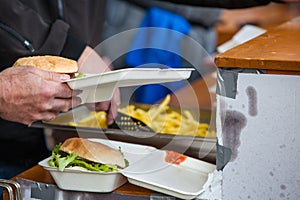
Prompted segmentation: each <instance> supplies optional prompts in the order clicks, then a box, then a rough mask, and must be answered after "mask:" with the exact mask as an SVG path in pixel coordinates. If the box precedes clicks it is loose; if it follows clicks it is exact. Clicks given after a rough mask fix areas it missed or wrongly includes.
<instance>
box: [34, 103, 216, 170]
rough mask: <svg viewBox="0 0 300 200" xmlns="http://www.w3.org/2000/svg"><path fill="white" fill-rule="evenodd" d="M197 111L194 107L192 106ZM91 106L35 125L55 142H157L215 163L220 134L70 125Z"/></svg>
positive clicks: (204, 115) (207, 113) (155, 144)
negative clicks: (201, 134)
mask: <svg viewBox="0 0 300 200" xmlns="http://www.w3.org/2000/svg"><path fill="white" fill-rule="evenodd" d="M191 111H193V110H191ZM89 112H90V110H88V109H87V108H86V107H85V106H83V105H81V106H79V107H77V108H74V109H73V110H71V111H69V112H66V113H62V114H60V115H59V116H58V117H57V118H56V119H54V120H52V121H51V122H43V121H37V122H35V123H33V124H32V125H31V127H36V128H45V129H46V132H51V140H52V142H53V143H58V142H61V141H64V140H65V139H66V138H69V137H73V136H77V137H78V136H79V137H83V138H108V139H111V140H116V141H122V142H129V143H134V144H142V145H149V146H153V147H155V148H158V149H165V150H173V151H177V152H179V153H182V154H185V155H187V156H190V157H194V158H197V159H201V160H204V161H207V162H210V163H213V164H215V162H216V142H217V140H216V138H203V137H193V136H184V135H173V134H161V133H155V132H151V131H142V130H135V131H130V130H122V129H118V128H108V129H100V128H90V127H74V126H69V125H68V124H69V122H70V121H73V120H74V118H75V119H76V118H78V117H79V116H81V117H82V118H83V117H85V116H86V115H87V114H88V113H89ZM200 113H201V121H202V120H203V122H209V120H210V115H211V113H210V111H207V110H201V111H200Z"/></svg>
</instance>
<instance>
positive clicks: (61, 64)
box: [13, 55, 78, 74]
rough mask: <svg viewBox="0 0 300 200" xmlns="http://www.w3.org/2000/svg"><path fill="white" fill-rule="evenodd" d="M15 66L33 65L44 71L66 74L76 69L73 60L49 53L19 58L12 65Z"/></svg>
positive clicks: (75, 63) (76, 66)
mask: <svg viewBox="0 0 300 200" xmlns="http://www.w3.org/2000/svg"><path fill="white" fill-rule="evenodd" d="M16 66H34V67H37V68H40V69H43V70H46V71H50V72H56V73H66V74H69V73H75V72H77V71H78V65H77V62H76V61H75V60H71V59H68V58H64V57H60V56H50V55H46V56H29V57H23V58H19V59H18V60H17V61H16V62H15V63H14V65H13V67H16Z"/></svg>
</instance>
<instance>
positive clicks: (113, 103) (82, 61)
mask: <svg viewBox="0 0 300 200" xmlns="http://www.w3.org/2000/svg"><path fill="white" fill-rule="evenodd" d="M78 66H79V72H83V73H92V74H95V73H103V72H107V71H111V68H112V67H111V63H110V61H109V60H108V59H107V58H101V57H100V56H99V54H97V52H96V51H94V50H93V49H92V48H91V47H89V46H87V47H86V48H85V50H84V51H83V53H82V55H81V56H80V58H79V60H78ZM87 106H88V107H89V108H90V109H92V110H95V111H106V112H107V123H108V124H112V123H113V121H114V118H115V117H116V115H117V111H118V108H119V106H120V90H119V88H116V90H115V92H114V94H113V97H112V99H111V100H110V101H105V102H98V103H95V104H87Z"/></svg>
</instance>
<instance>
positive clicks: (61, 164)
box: [48, 143, 120, 172]
mask: <svg viewBox="0 0 300 200" xmlns="http://www.w3.org/2000/svg"><path fill="white" fill-rule="evenodd" d="M60 146H61V143H59V144H58V145H56V146H55V147H54V149H53V150H52V159H51V160H49V162H48V164H49V165H50V166H51V167H57V168H58V170H59V171H63V170H64V169H65V168H68V167H72V166H80V167H84V168H86V169H88V170H90V171H97V172H118V171H119V170H120V169H119V168H118V167H117V165H111V164H101V163H95V162H90V161H87V160H83V159H81V158H79V157H78V156H77V155H76V154H74V153H72V154H67V153H65V152H62V151H60V150H59V148H60Z"/></svg>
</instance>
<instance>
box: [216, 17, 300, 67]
mask: <svg viewBox="0 0 300 200" xmlns="http://www.w3.org/2000/svg"><path fill="white" fill-rule="evenodd" d="M215 64H216V65H217V67H234V68H256V69H267V70H275V71H276V70H277V71H278V70H279V71H300V17H297V18H294V19H293V20H290V21H288V22H286V23H283V24H282V25H279V26H277V27H275V28H272V29H270V30H269V31H267V32H266V33H264V34H262V35H260V36H258V37H256V38H254V39H252V40H250V41H248V42H246V43H244V44H241V45H239V46H237V47H235V48H232V49H230V50H228V51H226V52H224V53H221V54H218V55H217V56H216V57H215Z"/></svg>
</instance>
